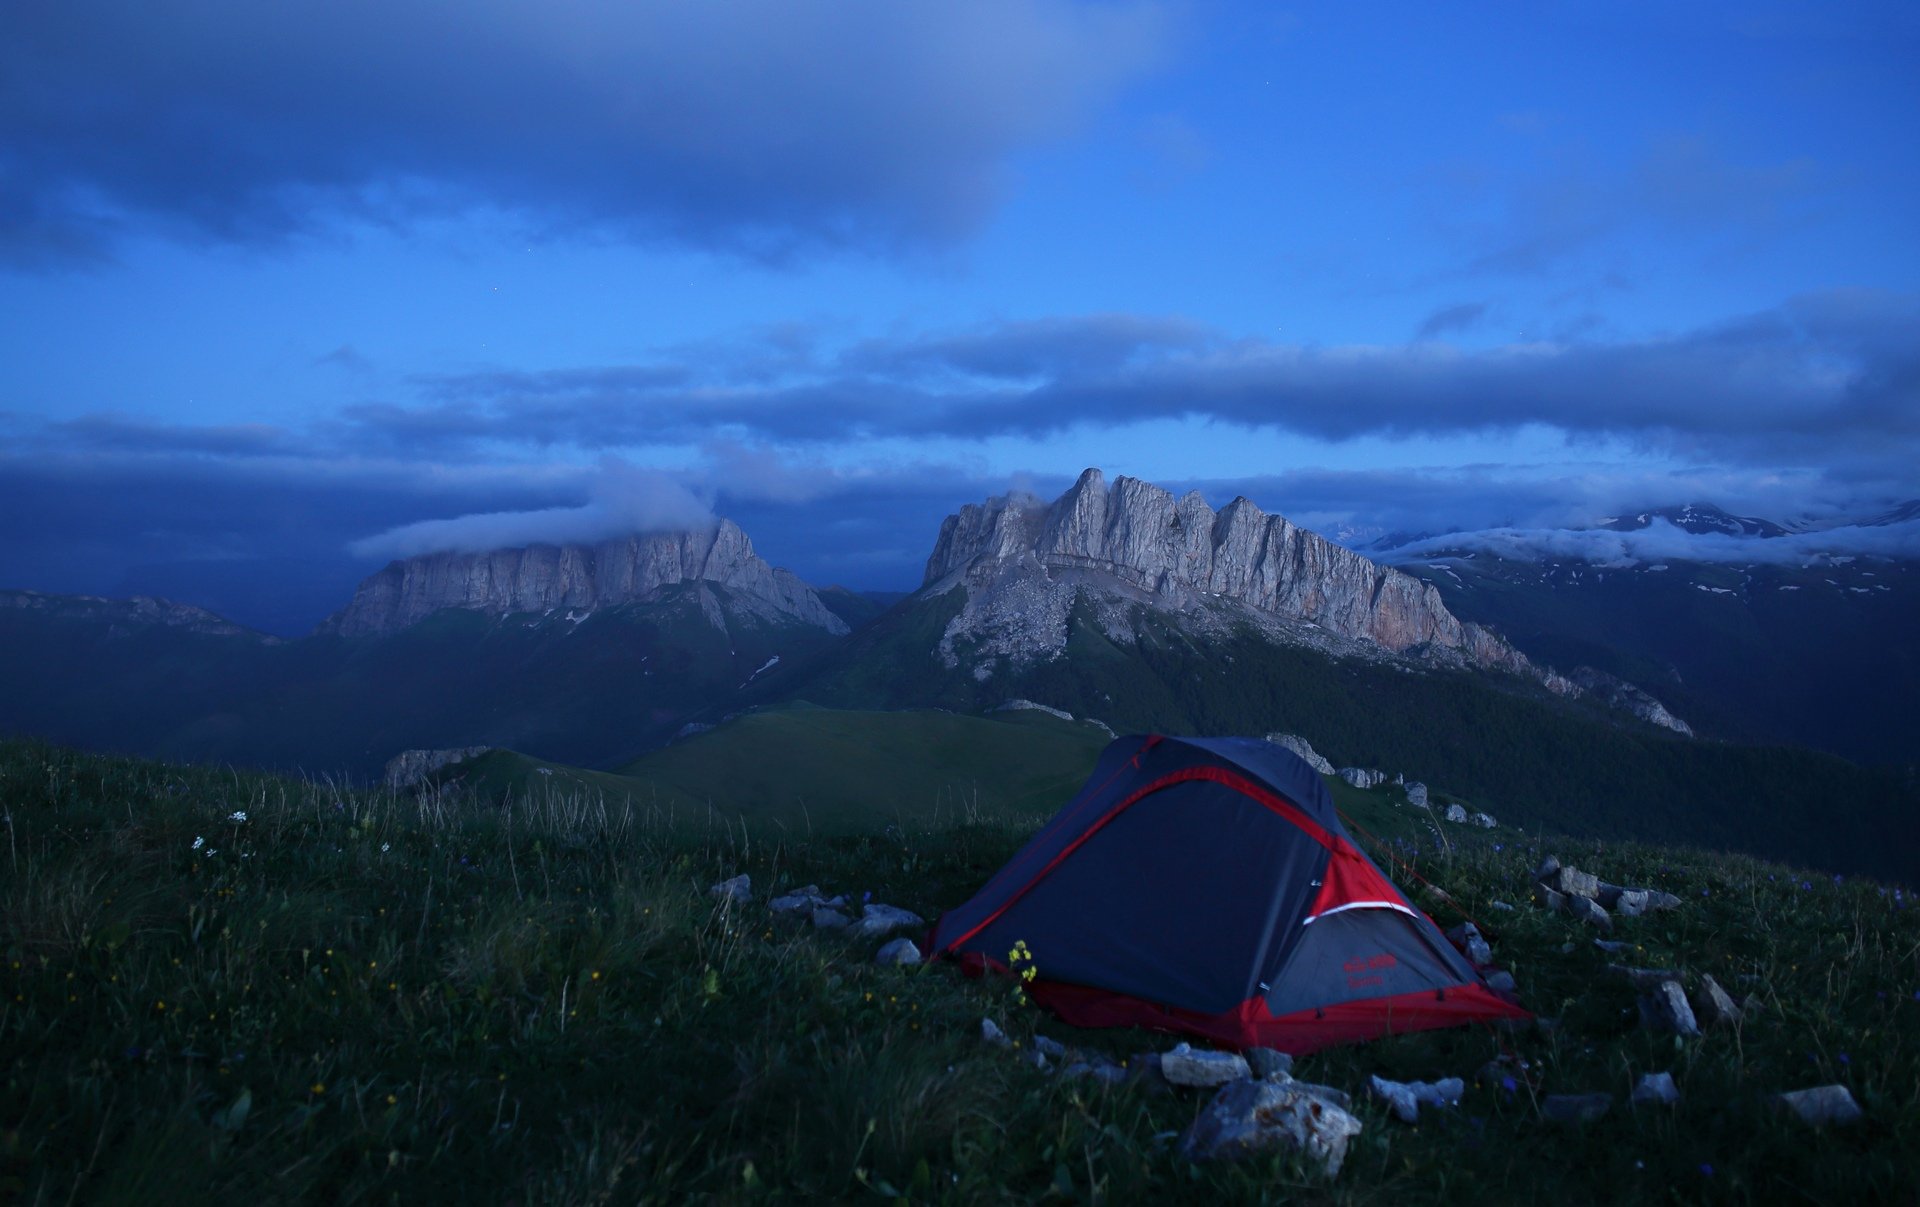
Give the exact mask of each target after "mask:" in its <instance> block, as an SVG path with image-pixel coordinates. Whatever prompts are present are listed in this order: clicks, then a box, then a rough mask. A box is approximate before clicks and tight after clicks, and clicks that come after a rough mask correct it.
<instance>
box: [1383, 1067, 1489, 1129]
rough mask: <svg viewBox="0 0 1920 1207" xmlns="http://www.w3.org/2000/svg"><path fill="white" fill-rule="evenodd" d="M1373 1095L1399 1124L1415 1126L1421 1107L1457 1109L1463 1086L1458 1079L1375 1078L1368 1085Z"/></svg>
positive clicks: (1464, 1091) (1464, 1087) (1464, 1086)
mask: <svg viewBox="0 0 1920 1207" xmlns="http://www.w3.org/2000/svg"><path fill="white" fill-rule="evenodd" d="M1368 1086H1369V1088H1371V1089H1372V1090H1373V1096H1374V1097H1375V1098H1378V1099H1380V1100H1381V1101H1382V1102H1384V1103H1386V1104H1387V1106H1388V1107H1389V1108H1391V1109H1392V1111H1393V1113H1394V1115H1395V1116H1397V1117H1398V1118H1399V1120H1400V1122H1402V1123H1418V1122H1419V1121H1420V1108H1421V1107H1422V1106H1434V1107H1442V1106H1458V1105H1460V1095H1462V1094H1464V1093H1466V1089H1467V1086H1466V1083H1465V1082H1463V1081H1461V1080H1460V1079H1459V1078H1458V1077H1447V1078H1444V1079H1442V1080H1440V1081H1388V1080H1387V1079H1386V1078H1384V1077H1375V1078H1373V1079H1372V1080H1371V1081H1370V1082H1369V1083H1368Z"/></svg>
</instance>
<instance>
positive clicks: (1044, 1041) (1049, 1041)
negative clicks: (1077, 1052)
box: [1033, 1035, 1067, 1060]
mask: <svg viewBox="0 0 1920 1207" xmlns="http://www.w3.org/2000/svg"><path fill="white" fill-rule="evenodd" d="M1033 1050H1034V1051H1036V1052H1040V1053H1043V1054H1045V1055H1047V1056H1051V1057H1053V1058H1054V1059H1056V1060H1059V1059H1064V1058H1065V1057H1066V1055H1067V1045H1065V1044H1063V1043H1061V1042H1060V1041H1059V1040H1057V1039H1054V1038H1053V1037H1051V1036H1048V1035H1036V1036H1034V1037H1033Z"/></svg>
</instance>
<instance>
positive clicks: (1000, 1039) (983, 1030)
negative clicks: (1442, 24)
mask: <svg viewBox="0 0 1920 1207" xmlns="http://www.w3.org/2000/svg"><path fill="white" fill-rule="evenodd" d="M980 1042H981V1043H984V1044H990V1045H992V1046H993V1047H996V1048H1011V1047H1013V1041H1012V1040H1010V1039H1008V1038H1007V1033H1006V1032H1005V1031H1002V1030H1001V1029H1000V1024H999V1023H996V1022H994V1021H993V1020H992V1019H990V1018H983V1019H981V1020H980Z"/></svg>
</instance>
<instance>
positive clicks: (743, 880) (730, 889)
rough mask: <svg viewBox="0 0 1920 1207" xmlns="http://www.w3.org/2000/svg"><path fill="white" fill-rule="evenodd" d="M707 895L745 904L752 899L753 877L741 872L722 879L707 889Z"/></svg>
mask: <svg viewBox="0 0 1920 1207" xmlns="http://www.w3.org/2000/svg"><path fill="white" fill-rule="evenodd" d="M707 895H708V896H709V897H718V898H720V900H722V901H731V902H734V903H736V904H745V903H746V902H748V901H751V900H753V877H751V876H748V875H746V874H745V873H742V874H741V875H738V876H735V877H734V878H733V879H731V880H722V881H721V882H720V883H719V884H716V885H714V886H713V887H712V888H709V889H708V890H707Z"/></svg>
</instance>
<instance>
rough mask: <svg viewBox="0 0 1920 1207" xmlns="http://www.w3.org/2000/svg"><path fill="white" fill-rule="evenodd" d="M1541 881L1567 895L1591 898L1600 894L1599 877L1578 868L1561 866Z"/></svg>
mask: <svg viewBox="0 0 1920 1207" xmlns="http://www.w3.org/2000/svg"><path fill="white" fill-rule="evenodd" d="M1543 883H1544V884H1545V885H1546V886H1547V887H1548V888H1550V889H1555V890H1557V891H1559V892H1562V893H1565V894H1566V895H1567V896H1569V897H1585V898H1587V899H1588V900H1593V899H1594V898H1596V897H1598V896H1599V895H1600V877H1598V876H1596V875H1594V874H1593V873H1592V872H1583V871H1581V870H1580V869H1579V868H1572V867H1562V868H1561V869H1560V870H1559V871H1556V872H1555V873H1553V875H1551V876H1548V877H1545V878H1544V879H1543Z"/></svg>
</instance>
